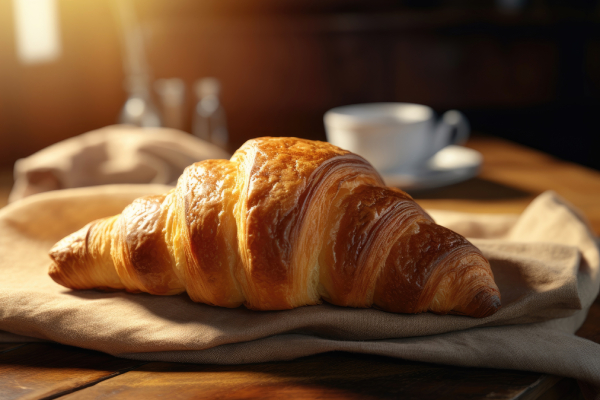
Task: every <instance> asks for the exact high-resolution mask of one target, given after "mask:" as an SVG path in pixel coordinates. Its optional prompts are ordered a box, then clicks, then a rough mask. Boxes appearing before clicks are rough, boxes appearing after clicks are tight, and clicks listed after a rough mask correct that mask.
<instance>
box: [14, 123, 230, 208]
mask: <svg viewBox="0 0 600 400" xmlns="http://www.w3.org/2000/svg"><path fill="white" fill-rule="evenodd" d="M229 158H230V154H228V153H227V152H225V151H223V150H221V149H220V148H218V147H217V146H215V145H213V144H211V143H208V142H205V141H203V140H200V139H198V138H196V137H194V136H192V135H189V134H187V133H185V132H182V131H178V130H176V129H168V128H139V127H136V126H130V125H113V126H107V127H105V128H102V129H98V130H95V131H91V132H87V133H84V134H82V135H79V136H75V137H73V138H70V139H67V140H63V141H62V142H59V143H56V144H54V145H52V146H49V147H46V148H45V149H43V150H41V151H38V152H37V153H35V154H33V155H31V156H29V157H27V158H23V159H21V160H18V161H17V162H16V164H15V172H14V175H15V185H14V186H13V189H12V191H11V193H10V196H9V202H13V201H15V200H19V199H22V198H24V197H27V196H29V195H32V194H36V193H41V192H46V191H49V190H56V189H67V188H76V187H83V186H95V185H107V184H114V183H161V184H166V185H174V184H175V183H176V182H177V178H179V176H180V175H181V173H182V172H183V169H184V168H185V167H187V166H188V165H190V164H192V163H194V162H196V161H202V160H207V159H229Z"/></svg>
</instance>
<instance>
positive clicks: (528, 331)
mask: <svg viewBox="0 0 600 400" xmlns="http://www.w3.org/2000/svg"><path fill="white" fill-rule="evenodd" d="M168 189H169V187H168V186H163V185H121V186H119V185H113V186H98V187H90V188H80V189H70V190H62V191H54V192H48V193H43V194H39V195H35V196H31V197H28V198H26V199H24V200H21V201H18V202H16V203H13V204H11V205H9V206H7V207H5V208H4V209H2V210H0V254H3V257H2V258H1V259H0V270H1V271H2V272H3V280H2V281H0V329H2V330H4V331H5V332H7V335H8V334H10V335H12V336H11V338H10V340H14V337H15V336H14V335H23V336H27V337H32V338H38V339H45V340H52V341H56V342H60V343H64V344H69V345H74V346H79V347H85V348H90V349H95V350H100V351H104V352H107V353H110V354H113V355H117V356H120V357H127V358H133V359H140V360H160V361H182V362H197V363H229V364H232V363H250V362H262V361H273V360H286V359H293V358H296V357H300V356H306V355H310V354H316V353H320V352H326V351H333V350H345V351H353V352H362V353H372V354H381V355H387V356H393V357H400V358H404V359H410V360H419V361H427V362H435V363H445V364H451V365H461V366H477V367H492V368H508V369H519V370H530V371H537V372H546V373H552V374H558V375H563V376H570V377H574V378H578V379H581V380H584V381H587V382H590V383H591V384H594V385H600V345H598V344H595V343H593V342H591V341H588V340H586V339H582V338H579V337H576V336H575V335H574V332H575V331H576V330H577V329H578V327H579V326H580V325H581V324H582V323H583V321H584V319H585V317H586V315H587V310H588V309H589V307H590V305H591V304H592V302H593V301H594V299H595V298H596V296H597V295H598V290H599V287H600V276H599V270H600V256H599V253H598V247H597V245H596V242H595V237H594V235H593V234H592V232H591V231H590V229H589V228H588V226H587V225H586V223H585V221H583V220H582V218H581V217H580V216H579V214H578V212H577V211H576V210H574V209H573V207H572V206H570V205H569V204H568V203H567V202H565V201H564V200H563V199H561V198H560V197H559V196H557V195H556V194H554V193H552V192H547V193H544V194H542V195H541V196H539V197H538V198H537V199H536V200H534V201H533V203H532V204H531V205H530V206H529V207H528V208H527V210H525V212H524V213H523V214H521V215H520V216H515V215H506V216H504V215H503V216H499V215H472V214H464V213H454V212H447V211H435V210H434V211H431V215H432V216H433V217H434V219H435V220H436V221H437V222H438V223H440V224H442V225H444V226H447V227H449V228H450V229H453V230H455V231H457V232H459V233H461V234H463V235H465V236H466V237H468V238H470V240H471V241H472V242H473V243H474V244H475V245H476V246H478V247H479V248H480V249H481V250H482V252H483V254H484V255H485V256H486V257H487V258H488V259H489V260H490V263H491V266H492V270H493V272H494V275H495V279H496V282H497V284H498V286H499V288H500V292H501V295H502V303H503V307H502V309H501V310H500V311H498V312H497V313H496V314H494V315H492V316H490V317H487V318H482V319H477V318H470V317H464V316H456V315H445V316H441V315H434V314H430V313H425V314H418V315H406V314H392V313H386V312H383V311H378V310H373V309H351V308H343V307H336V306H333V305H328V304H322V305H319V306H308V307H300V308H297V309H294V310H287V311H272V312H257V311H251V310H247V309H245V308H243V307H242V308H238V309H224V308H219V307H212V306H207V305H203V304H197V303H193V302H192V301H191V300H190V299H189V298H188V297H187V295H185V294H183V295H177V296H151V295H148V294H128V293H124V292H111V293H106V292H100V291H93V290H84V291H71V290H68V289H66V288H63V287H62V286H59V285H57V284H56V283H54V282H53V281H52V280H51V279H50V278H49V277H48V275H47V268H48V265H49V262H50V261H49V258H48V256H47V252H48V250H49V249H50V247H51V246H52V245H53V244H54V243H55V242H56V241H58V240H59V239H61V238H62V237H64V236H66V235H67V234H69V233H71V232H73V231H75V230H77V229H79V228H80V227H82V226H83V225H85V224H86V223H87V222H89V221H91V220H93V219H96V218H100V217H105V216H108V215H113V214H117V213H119V212H120V211H121V210H122V209H123V208H124V206H125V205H127V204H128V203H129V202H131V201H132V200H133V199H134V198H136V197H139V196H141V195H146V194H156V193H163V192H165V191H167V190H168ZM3 338H4V337H3V335H0V340H2V339H3ZM4 339H5V340H9V339H8V337H6V338H4Z"/></svg>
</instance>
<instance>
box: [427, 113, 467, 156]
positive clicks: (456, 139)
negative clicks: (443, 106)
mask: <svg viewBox="0 0 600 400" xmlns="http://www.w3.org/2000/svg"><path fill="white" fill-rule="evenodd" d="M470 133H471V126H470V125H469V120H468V119H467V117H465V115H464V114H463V113H461V112H460V111H457V110H450V111H446V112H445V113H444V115H442V118H440V121H439V122H438V125H437V127H436V131H435V138H434V141H433V154H435V153H437V152H438V151H440V150H441V149H443V148H444V147H446V146H448V145H451V144H463V143H465V142H466V141H467V139H468V138H469V134H470Z"/></svg>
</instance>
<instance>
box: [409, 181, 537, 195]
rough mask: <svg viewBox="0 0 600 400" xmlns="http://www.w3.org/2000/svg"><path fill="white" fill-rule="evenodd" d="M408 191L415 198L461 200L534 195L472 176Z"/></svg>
mask: <svg viewBox="0 0 600 400" xmlns="http://www.w3.org/2000/svg"><path fill="white" fill-rule="evenodd" d="M408 193H409V194H410V195H411V196H413V198H415V199H417V200H425V199H461V200H516V199H523V198H529V197H532V196H535V195H537V194H539V193H532V192H527V191H524V190H522V189H519V188H515V187H512V186H507V185H504V184H502V183H498V182H493V181H489V180H486V179H482V178H473V179H469V180H468V181H464V182H460V183H456V184H454V185H449V186H445V187H441V188H436V189H424V190H411V191H408Z"/></svg>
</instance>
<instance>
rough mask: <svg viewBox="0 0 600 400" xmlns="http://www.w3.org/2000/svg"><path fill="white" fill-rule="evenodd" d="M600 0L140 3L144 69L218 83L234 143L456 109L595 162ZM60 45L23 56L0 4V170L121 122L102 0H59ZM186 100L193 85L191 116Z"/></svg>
mask: <svg viewBox="0 0 600 400" xmlns="http://www.w3.org/2000/svg"><path fill="white" fill-rule="evenodd" d="M599 3H600V2H599V1H591V0H589V1H588V0H585V1H584V0H531V1H525V2H523V4H524V5H523V7H522V8H519V9H512V10H511V9H505V8H502V7H501V6H499V4H498V2H497V1H486V0H474V1H459V0H445V1H444V0H439V1H438V0H411V1H389V0H360V1H359V0H285V1H282V0H202V1H193V0H168V1H167V0H139V1H137V2H136V8H137V12H138V16H139V19H140V21H141V24H142V27H143V30H144V35H145V39H146V45H147V53H148V60H149V63H150V66H151V68H152V72H153V76H154V78H168V77H180V78H182V79H184V80H185V82H186V84H187V87H188V89H189V88H190V87H191V84H192V83H193V82H194V81H195V80H196V79H198V78H201V77H205V76H214V77H217V78H219V79H220V80H221V82H222V84H223V94H222V102H223V105H224V108H225V110H226V112H227V117H228V125H229V130H230V134H231V147H232V149H235V148H236V147H238V146H239V145H240V144H242V143H243V142H244V141H245V140H247V139H249V138H252V137H257V136H266V135H270V136H299V137H306V138H312V139H324V138H325V135H324V128H323V123H322V116H323V113H324V112H325V111H327V110H328V109H329V108H332V107H335V106H340V105H345V104H353V103H363V102H379V101H405V102H415V103H422V104H427V105H430V106H432V107H433V108H434V109H436V110H437V111H439V112H443V111H445V110H447V109H451V108H457V109H460V110H461V111H463V112H465V113H466V115H467V116H468V117H469V119H470V121H471V124H472V127H473V129H474V130H475V131H477V132H482V133H487V134H492V135H496V136H500V137H504V138H507V139H510V140H513V141H516V142H519V143H522V144H525V145H528V146H531V147H534V148H538V149H541V150H544V151H546V152H549V153H551V154H554V155H556V156H558V157H560V158H563V159H567V160H572V161H575V162H578V163H581V164H584V165H587V166H590V167H593V168H596V169H600V157H599V156H598V153H599V151H598V150H600V139H599V135H600V128H599V125H598V121H597V115H598V114H599V113H598V112H597V110H598V109H599V105H600V24H599V22H600V4H599ZM58 4H59V16H60V24H61V37H62V49H63V51H62V56H61V58H60V59H59V60H57V61H56V62H52V63H46V64H39V65H29V66H27V65H22V64H20V63H19V61H18V59H17V57H16V50H15V40H14V24H13V20H12V3H11V1H9V0H0V165H3V166H10V165H12V164H13V163H14V161H15V160H16V159H17V158H20V157H24V156H27V155H29V154H31V153H33V152H35V151H37V150H40V149H41V148H43V147H45V146H48V145H50V144H52V143H55V142H57V141H59V140H62V139H65V138H68V137H71V136H74V135H77V134H80V133H83V132H86V131H88V130H91V129H95V128H99V127H102V126H105V125H109V124H113V123H115V122H116V120H117V116H118V113H119V110H120V108H121V107H122V105H123V103H124V101H125V99H126V93H125V91H124V89H123V79H124V75H123V68H122V62H121V53H120V44H119V37H118V27H117V24H116V20H115V18H114V16H113V14H112V9H111V7H110V2H109V0H86V1H77V0H59V1H58ZM192 107H193V96H192V93H191V91H190V90H188V104H187V109H188V117H187V119H186V120H187V121H188V126H187V129H188V130H189V129H190V125H191V110H192Z"/></svg>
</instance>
